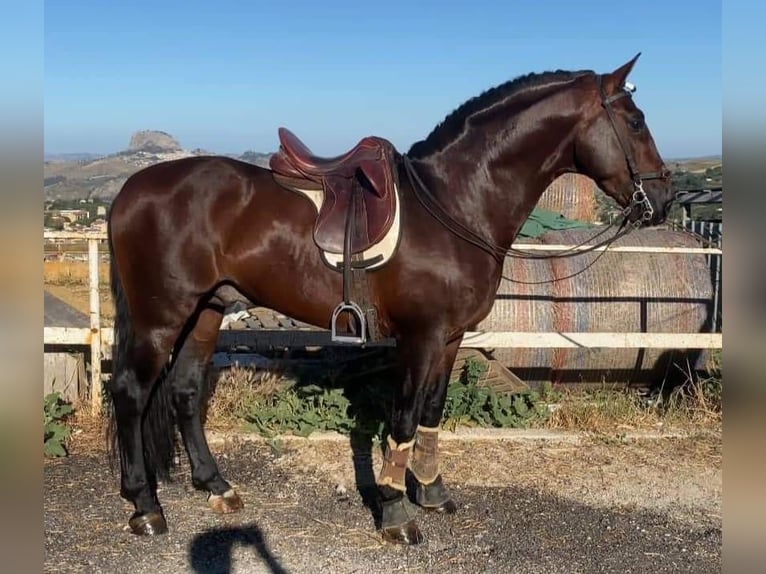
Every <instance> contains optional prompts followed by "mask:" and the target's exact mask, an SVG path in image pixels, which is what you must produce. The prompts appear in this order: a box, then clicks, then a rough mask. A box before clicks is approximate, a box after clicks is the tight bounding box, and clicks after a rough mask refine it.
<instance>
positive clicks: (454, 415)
mask: <svg viewBox="0 0 766 574" xmlns="http://www.w3.org/2000/svg"><path fill="white" fill-rule="evenodd" d="M486 369H487V365H486V364H484V363H481V362H479V361H476V360H474V359H468V360H467V361H466V364H465V367H464V369H463V372H462V373H461V376H460V377H459V379H458V380H457V381H455V382H452V383H451V384H450V386H449V387H448V388H447V402H446V405H445V408H444V423H443V426H444V427H445V428H448V429H452V430H454V429H455V428H456V427H458V426H460V425H469V426H471V425H472V426H483V427H513V428H518V427H522V426H525V425H526V424H527V423H529V422H531V421H533V420H543V419H544V418H545V417H546V416H547V414H548V410H547V407H545V405H544V404H542V401H541V400H540V395H539V393H536V392H534V391H529V392H526V393H520V394H514V395H506V394H498V393H497V392H496V391H494V390H493V389H492V388H490V387H482V386H479V381H480V380H481V377H482V375H483V374H484V373H485V371H486Z"/></svg>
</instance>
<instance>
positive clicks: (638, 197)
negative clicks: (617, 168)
mask: <svg viewBox="0 0 766 574" xmlns="http://www.w3.org/2000/svg"><path fill="white" fill-rule="evenodd" d="M596 83H597V84H598V93H599V96H600V97H601V105H602V106H603V108H604V110H605V111H606V115H607V117H608V118H609V121H610V123H611V124H612V128H613V129H614V133H615V134H616V135H617V141H618V142H619V143H620V148H622V153H623V154H624V155H625V161H626V162H627V163H628V170H630V177H631V179H632V180H633V187H634V188H635V190H634V191H633V202H632V203H638V204H639V205H641V206H642V207H643V208H644V211H643V213H642V214H641V219H643V220H644V221H650V220H651V219H652V217H654V208H653V207H652V204H651V202H650V201H649V198H648V197H647V196H646V192H645V191H644V181H646V180H649V179H667V178H668V175H669V174H668V173H667V171H664V170H663V171H647V172H643V173H642V172H640V171H639V170H638V167H636V162H635V160H634V159H633V154H631V153H630V148H629V147H628V145H627V143H626V142H625V138H624V136H623V134H622V132H621V131H620V130H619V129H618V128H617V121H616V119H615V117H614V110H613V109H612V105H611V104H612V103H613V102H615V101H617V100H619V99H620V98H624V97H630V96H631V94H632V93H633V92H635V91H636V88H635V86H633V85H632V84H629V83H626V84H625V86H624V87H623V89H622V90H620V91H618V92H617V93H615V94H612V95H611V96H607V95H606V93H605V92H604V84H603V76H601V75H598V76H596ZM632 203H631V204H632Z"/></svg>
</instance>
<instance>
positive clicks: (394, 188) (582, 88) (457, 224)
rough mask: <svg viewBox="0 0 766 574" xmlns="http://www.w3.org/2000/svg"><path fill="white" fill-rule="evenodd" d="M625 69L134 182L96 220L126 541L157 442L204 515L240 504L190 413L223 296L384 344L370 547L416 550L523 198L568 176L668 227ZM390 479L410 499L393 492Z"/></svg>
mask: <svg viewBox="0 0 766 574" xmlns="http://www.w3.org/2000/svg"><path fill="white" fill-rule="evenodd" d="M639 56H640V53H639V54H637V55H636V56H635V57H634V58H632V59H631V60H629V61H628V62H627V63H625V64H623V65H621V66H620V67H618V68H616V69H615V70H614V71H611V72H607V73H603V74H599V73H596V72H594V71H592V70H576V71H567V70H556V71H548V72H542V73H530V74H526V75H523V76H519V77H518V78H515V79H513V80H509V81H508V82H506V83H503V84H501V85H498V86H496V87H493V88H490V89H488V90H486V91H484V92H483V93H481V94H480V95H478V96H476V97H473V98H471V99H469V100H467V101H466V102H464V103H463V104H462V105H460V106H459V107H458V108H456V109H455V110H454V111H453V112H451V113H450V114H449V115H447V116H446V118H445V119H444V120H443V121H442V122H441V123H439V124H438V125H437V126H436V127H435V128H434V129H433V130H432V131H431V133H430V134H429V135H428V136H427V137H426V138H425V139H423V140H421V141H417V142H416V143H414V144H413V145H412V146H411V147H410V149H409V151H408V152H407V153H401V152H399V151H398V150H397V149H396V148H394V147H393V145H392V144H391V143H390V142H388V141H387V140H385V139H384V138H377V137H370V138H365V140H362V141H361V142H360V143H359V144H358V145H357V146H356V147H355V148H354V149H352V150H351V151H349V152H348V153H346V154H343V155H342V156H338V157H335V158H319V157H316V156H314V155H312V154H311V152H310V150H309V149H308V147H307V146H305V144H303V143H302V142H300V140H299V139H298V138H297V137H296V136H294V135H293V134H292V133H291V132H289V131H288V130H281V131H280V137H282V140H281V142H282V144H281V146H280V152H279V153H278V154H275V155H274V156H272V161H271V163H270V165H269V166H268V167H262V166H257V165H254V164H250V163H246V162H244V161H239V160H236V159H232V158H229V157H223V156H216V155H208V156H194V157H188V158H183V159H176V160H171V161H166V162H161V163H158V164H155V165H152V166H149V167H146V168H144V169H142V170H141V171H138V172H136V173H134V174H133V175H132V176H131V177H130V178H129V179H128V180H127V181H126V182H125V184H124V185H123V187H122V188H121V190H120V192H119V193H118V195H117V196H116V197H115V199H114V201H113V203H112V205H111V209H110V212H109V216H108V243H109V252H110V258H111V278H110V281H111V289H112V295H113V299H114V302H115V309H116V316H115V325H114V328H115V354H114V360H113V365H114V370H113V376H112V378H111V380H110V381H109V382H108V392H109V396H110V398H111V409H110V412H111V415H110V428H111V439H112V443H111V449H112V454H113V456H114V457H115V458H116V459H118V460H119V464H120V494H121V496H122V497H123V498H124V499H126V500H127V501H130V502H132V503H133V505H134V507H135V512H134V513H133V514H132V515H131V517H130V518H129V520H128V524H129V527H130V531H131V532H132V533H134V534H137V535H158V534H163V533H165V532H167V529H168V526H167V520H166V518H165V515H164V512H163V510H162V506H161V504H160V501H159V499H158V496H157V492H156V490H157V481H158V480H163V479H166V478H167V477H168V476H169V473H170V470H171V469H172V466H173V464H174V445H175V443H174V440H175V436H176V435H175V433H176V431H180V436H181V439H182V441H183V446H184V448H185V451H186V454H187V456H188V459H189V462H190V466H191V480H192V483H193V485H194V487H196V488H197V489H199V490H202V491H206V492H207V494H208V503H209V505H210V507H211V508H212V510H213V511H214V512H217V513H230V512H237V511H239V510H241V509H242V508H243V501H242V499H241V498H240V496H239V494H238V493H237V492H236V490H235V489H233V488H232V486H231V485H230V484H229V482H227V480H226V479H225V478H224V477H223V476H222V475H221V472H220V471H219V468H218V466H217V464H216V462H215V459H214V457H213V456H212V454H211V452H210V450H209V448H208V444H207V442H206V439H205V434H204V432H203V423H202V420H201V416H200V406H201V401H202V400H203V394H204V393H203V391H204V384H205V377H206V374H207V371H208V367H209V363H210V362H211V357H212V354H213V351H214V349H215V346H216V340H217V336H218V332H219V329H220V326H221V322H222V318H223V316H224V313H225V311H226V309H227V308H228V307H229V306H230V305H233V304H235V303H236V302H238V301H243V302H247V303H249V304H252V305H258V306H262V307H266V308H270V309H273V310H275V311H277V312H280V313H282V314H284V315H287V316H290V317H292V318H295V319H297V320H299V321H303V322H305V323H308V324H311V325H315V326H317V327H320V328H330V327H332V329H333V336H336V333H335V329H336V328H337V329H338V330H339V331H340V330H342V331H343V332H345V333H348V334H350V335H348V336H349V337H351V339H350V340H352V342H351V343H350V344H354V342H353V341H356V342H357V343H359V342H360V341H361V342H364V341H365V340H366V339H365V337H366V336H367V335H368V333H373V332H374V333H376V335H375V336H377V337H387V338H393V339H394V340H395V342H396V345H395V352H396V356H397V365H398V367H399V373H400V378H399V379H398V382H397V384H396V388H395V391H394V397H393V414H392V416H391V420H390V433H389V434H388V435H387V437H386V441H385V445H384V460H383V463H382V467H381V468H380V470H379V474H378V475H377V477H376V494H377V500H378V505H379V509H380V532H381V535H382V536H383V537H384V538H385V539H386V540H389V541H392V542H395V543H400V544H406V545H410V544H418V543H421V542H423V541H424V536H423V534H422V532H421V530H420V528H419V527H418V523H417V520H416V516H415V515H414V509H416V508H418V507H420V508H423V509H426V510H428V511H432V512H440V513H448V514H451V513H454V512H456V511H457V510H458V504H457V502H456V501H455V499H454V498H453V496H452V494H451V492H450V490H449V488H448V486H447V484H446V482H445V481H444V479H443V476H442V473H441V471H440V468H439V460H438V450H439V449H438V444H439V438H438V436H439V425H440V422H441V419H442V415H443V410H444V406H445V398H446V389H447V385H448V382H449V376H450V372H451V369H452V366H453V363H454V361H455V357H456V354H457V351H458V348H459V347H460V344H461V341H462V338H463V335H464V333H465V332H466V331H467V330H469V329H470V327H471V326H474V325H476V324H478V323H479V322H480V321H481V320H482V319H483V318H484V317H486V316H487V315H488V313H489V312H490V310H491V308H492V305H493V302H494V298H495V295H496V292H497V290H498V287H499V285H500V281H501V280H502V272H503V261H504V258H505V257H506V256H508V255H509V251H511V246H512V242H513V240H514V238H515V237H516V235H517V233H518V232H519V230H520V228H521V226H522V224H523V223H524V221H525V220H526V219H527V217H528V216H529V215H530V213H531V211H532V209H533V208H534V207H535V205H536V203H537V201H538V200H539V199H540V197H541V195H542V193H543V192H544V191H545V189H546V188H547V187H548V185H550V183H551V182H552V181H553V180H554V179H555V178H557V177H558V176H560V175H562V174H564V173H567V172H574V173H580V174H583V175H585V176H588V177H589V178H591V179H592V180H594V181H595V182H596V184H597V185H598V186H599V188H600V189H602V190H603V191H604V192H605V193H606V194H608V195H609V196H610V197H612V198H613V199H614V200H615V201H616V202H617V203H618V204H619V205H620V206H621V207H622V208H623V209H624V216H625V217H624V220H623V224H624V226H623V227H621V228H620V229H621V231H624V230H625V229H633V228H636V227H641V226H655V225H658V224H661V223H663V222H664V221H665V219H666V217H667V213H668V208H669V205H670V204H671V202H672V199H673V190H672V185H671V180H670V175H671V174H670V171H669V170H668V169H667V168H666V166H665V163H664V162H663V160H662V158H661V157H660V154H659V152H658V150H657V148H656V145H655V142H654V139H653V137H652V135H651V133H650V130H649V128H648V127H647V124H646V121H645V117H644V113H643V112H642V111H641V110H640V109H639V108H638V107H637V106H636V104H635V103H634V100H633V97H632V94H633V93H634V91H635V86H633V85H632V84H630V83H629V82H628V81H627V77H628V75H629V73H630V71H631V70H632V69H633V66H634V64H635V62H636V60H637V59H638V57H639ZM349 182H351V183H349ZM312 194H313V195H312ZM392 234H393V235H392ZM391 237H394V241H393V242H391V241H389V244H390V245H389V246H388V247H387V248H386V249H380V251H381V252H380V253H378V254H377V255H375V254H374V251H375V249H376V248H379V247H380V246H381V245H382V244H383V243H385V242H386V238H389V240H390V239H391ZM333 257H334V259H333ZM354 293H356V295H354ZM360 293H361V295H360ZM358 300H363V304H358ZM363 307H364V308H363ZM339 311H343V312H342V313H339ZM346 311H349V312H348V313H347V312H346ZM370 311H371V312H370ZM365 320H366V321H367V322H366V324H365ZM360 324H361V325H362V327H361V328H360V327H359V325H360ZM337 336H338V337H342V336H344V335H341V334H338V335H337ZM369 336H370V338H371V339H372V338H374V336H373V335H372V334H370V335H369ZM407 472H409V473H410V474H411V475H412V477H414V479H415V483H416V485H417V486H416V492H415V497H414V498H415V501H414V502H415V503H416V504H415V505H410V504H407V502H408V501H407V500H406V499H405V497H406V488H405V476H406V473H407Z"/></svg>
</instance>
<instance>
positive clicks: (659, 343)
mask: <svg viewBox="0 0 766 574" xmlns="http://www.w3.org/2000/svg"><path fill="white" fill-rule="evenodd" d="M101 338H102V345H112V344H113V340H114V334H113V331H112V329H111V328H109V327H107V328H103V329H101ZM43 342H44V343H45V344H46V345H90V342H91V334H90V329H83V328H73V327H44V328H43ZM218 344H219V347H228V346H245V347H247V346H251V347H252V346H258V345H265V346H276V347H305V346H318V347H328V346H335V345H337V343H333V342H332V341H331V340H330V332H329V331H323V330H311V331H309V330H306V331H299V330H297V331H286V330H281V329H280V330H277V331H267V330H262V331H261V330H254V329H247V330H242V331H221V332H220V333H219V337H218ZM367 346H368V347H381V346H383V347H392V346H395V341H394V340H393V339H385V340H383V341H381V342H380V343H375V344H369V345H367ZM461 347H463V348H472V349H492V348H518V349H523V348H579V347H585V348H600V347H603V348H610V349H640V348H646V349H722V348H723V334H722V333H534V332H514V331H498V332H487V333H482V332H468V333H466V335H465V337H464V338H463V343H462V345H461Z"/></svg>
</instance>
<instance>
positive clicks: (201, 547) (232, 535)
mask: <svg viewBox="0 0 766 574" xmlns="http://www.w3.org/2000/svg"><path fill="white" fill-rule="evenodd" d="M238 545H239V546H251V547H253V549H255V551H256V552H257V553H258V555H259V556H260V557H261V559H262V560H263V562H264V563H265V564H266V565H267V566H268V567H269V569H270V571H271V572H272V573H273V574H288V571H287V570H285V569H284V568H283V567H282V565H281V564H280V563H279V560H277V558H275V557H274V555H273V554H272V553H271V551H270V550H269V547H268V546H267V544H266V542H265V540H264V538H263V534H262V533H261V530H260V528H259V527H258V526H257V525H256V524H251V525H249V526H240V527H234V528H216V529H213V530H208V531H207V532H203V533H202V534H199V535H197V536H196V537H195V538H194V540H192V543H191V545H190V546H189V563H190V564H191V568H192V571H193V572H195V573H196V574H229V573H230V572H232V554H233V550H234V546H238Z"/></svg>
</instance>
